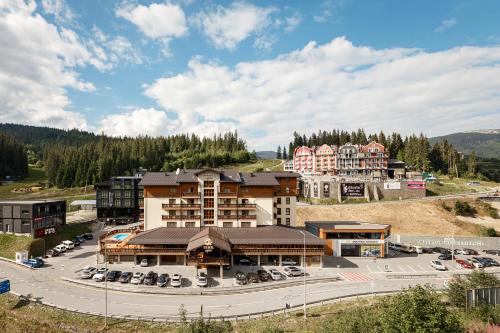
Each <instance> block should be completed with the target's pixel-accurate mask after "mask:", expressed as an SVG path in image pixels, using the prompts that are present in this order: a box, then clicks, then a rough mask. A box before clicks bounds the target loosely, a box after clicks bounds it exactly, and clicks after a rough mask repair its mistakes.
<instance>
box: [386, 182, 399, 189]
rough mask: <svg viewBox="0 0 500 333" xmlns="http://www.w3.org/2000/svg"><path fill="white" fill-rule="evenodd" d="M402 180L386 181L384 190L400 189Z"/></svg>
mask: <svg viewBox="0 0 500 333" xmlns="http://www.w3.org/2000/svg"><path fill="white" fill-rule="evenodd" d="M400 189H401V183H400V182H384V190H400Z"/></svg>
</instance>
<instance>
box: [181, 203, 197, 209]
mask: <svg viewBox="0 0 500 333" xmlns="http://www.w3.org/2000/svg"><path fill="white" fill-rule="evenodd" d="M190 208H197V209H200V208H201V205H200V204H182V209H190Z"/></svg>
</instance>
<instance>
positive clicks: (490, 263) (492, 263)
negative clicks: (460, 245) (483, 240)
mask: <svg viewBox="0 0 500 333" xmlns="http://www.w3.org/2000/svg"><path fill="white" fill-rule="evenodd" d="M483 260H484V261H485V262H486V263H487V264H488V267H489V266H495V267H498V266H500V264H499V263H498V261H496V260H495V259H492V258H487V257H483Z"/></svg>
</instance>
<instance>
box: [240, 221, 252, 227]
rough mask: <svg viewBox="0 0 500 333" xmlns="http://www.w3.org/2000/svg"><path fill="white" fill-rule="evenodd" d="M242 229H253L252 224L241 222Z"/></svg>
mask: <svg viewBox="0 0 500 333" xmlns="http://www.w3.org/2000/svg"><path fill="white" fill-rule="evenodd" d="M241 227H242V228H251V227H252V222H241Z"/></svg>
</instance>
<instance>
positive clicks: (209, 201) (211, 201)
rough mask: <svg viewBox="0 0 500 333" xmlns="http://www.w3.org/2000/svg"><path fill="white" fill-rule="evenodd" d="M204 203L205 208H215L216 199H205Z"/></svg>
mask: <svg viewBox="0 0 500 333" xmlns="http://www.w3.org/2000/svg"><path fill="white" fill-rule="evenodd" d="M203 205H204V207H205V208H213V207H214V199H203Z"/></svg>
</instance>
